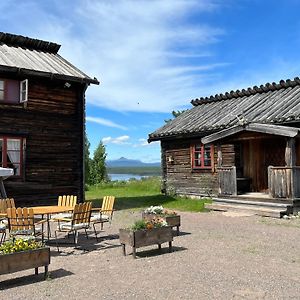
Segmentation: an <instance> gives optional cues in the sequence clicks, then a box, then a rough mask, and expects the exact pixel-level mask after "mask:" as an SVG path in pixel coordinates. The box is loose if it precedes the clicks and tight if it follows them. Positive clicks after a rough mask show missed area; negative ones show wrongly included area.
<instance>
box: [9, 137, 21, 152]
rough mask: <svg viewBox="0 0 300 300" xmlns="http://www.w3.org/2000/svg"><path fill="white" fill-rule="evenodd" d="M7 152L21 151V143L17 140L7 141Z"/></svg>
mask: <svg viewBox="0 0 300 300" xmlns="http://www.w3.org/2000/svg"><path fill="white" fill-rule="evenodd" d="M7 150H18V151H20V150H21V141H20V140H19V139H7Z"/></svg>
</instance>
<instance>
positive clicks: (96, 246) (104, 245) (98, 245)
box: [47, 234, 121, 257]
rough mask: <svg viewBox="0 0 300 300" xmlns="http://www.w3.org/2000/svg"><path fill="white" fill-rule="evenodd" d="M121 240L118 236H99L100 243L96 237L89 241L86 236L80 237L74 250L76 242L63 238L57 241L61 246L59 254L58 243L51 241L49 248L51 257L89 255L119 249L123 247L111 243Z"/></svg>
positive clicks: (90, 238) (70, 238)
mask: <svg viewBox="0 0 300 300" xmlns="http://www.w3.org/2000/svg"><path fill="white" fill-rule="evenodd" d="M117 239H119V236H118V235H116V234H111V235H104V236H103V235H102V236H99V235H98V241H97V240H96V238H95V237H89V238H88V239H86V238H85V236H84V235H82V236H80V238H79V240H78V244H77V247H76V248H74V242H73V238H72V237H69V238H67V237H62V238H59V239H57V242H58V246H59V252H58V251H57V248H56V241H55V240H51V241H48V242H47V244H48V246H51V256H52V257H56V256H70V255H83V254H87V253H89V252H91V251H96V250H100V251H101V250H104V249H105V250H106V249H112V248H118V247H121V245H120V244H119V243H118V244H115V243H111V242H110V241H112V242H114V241H115V240H117Z"/></svg>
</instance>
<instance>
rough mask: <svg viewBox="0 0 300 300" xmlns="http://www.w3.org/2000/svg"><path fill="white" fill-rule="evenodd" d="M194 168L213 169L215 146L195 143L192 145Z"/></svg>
mask: <svg viewBox="0 0 300 300" xmlns="http://www.w3.org/2000/svg"><path fill="white" fill-rule="evenodd" d="M191 157H192V168H193V169H211V168H212V167H213V146H209V145H203V144H194V145H193V146H192V147H191Z"/></svg>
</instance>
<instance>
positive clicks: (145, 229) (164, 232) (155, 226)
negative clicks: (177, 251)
mask: <svg viewBox="0 0 300 300" xmlns="http://www.w3.org/2000/svg"><path fill="white" fill-rule="evenodd" d="M119 239H120V243H121V245H122V247H123V254H124V255H126V250H125V246H126V245H129V246H131V247H132V254H133V258H136V248H140V247H144V246H150V245H155V244H157V245H158V248H159V249H161V244H162V243H166V242H168V243H169V252H171V251H172V241H173V236H172V228H171V227H170V226H168V224H167V222H166V221H165V220H164V219H161V218H156V219H155V220H151V221H146V220H144V219H142V220H138V221H136V222H135V223H134V225H133V226H131V227H130V228H125V229H120V230H119Z"/></svg>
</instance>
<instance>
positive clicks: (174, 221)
mask: <svg viewBox="0 0 300 300" xmlns="http://www.w3.org/2000/svg"><path fill="white" fill-rule="evenodd" d="M142 217H143V219H144V220H147V221H151V220H152V219H154V218H162V219H164V220H165V221H166V222H167V223H168V225H169V226H171V227H177V235H179V227H180V225H181V224H180V215H157V214H146V213H144V212H143V213H142Z"/></svg>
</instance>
